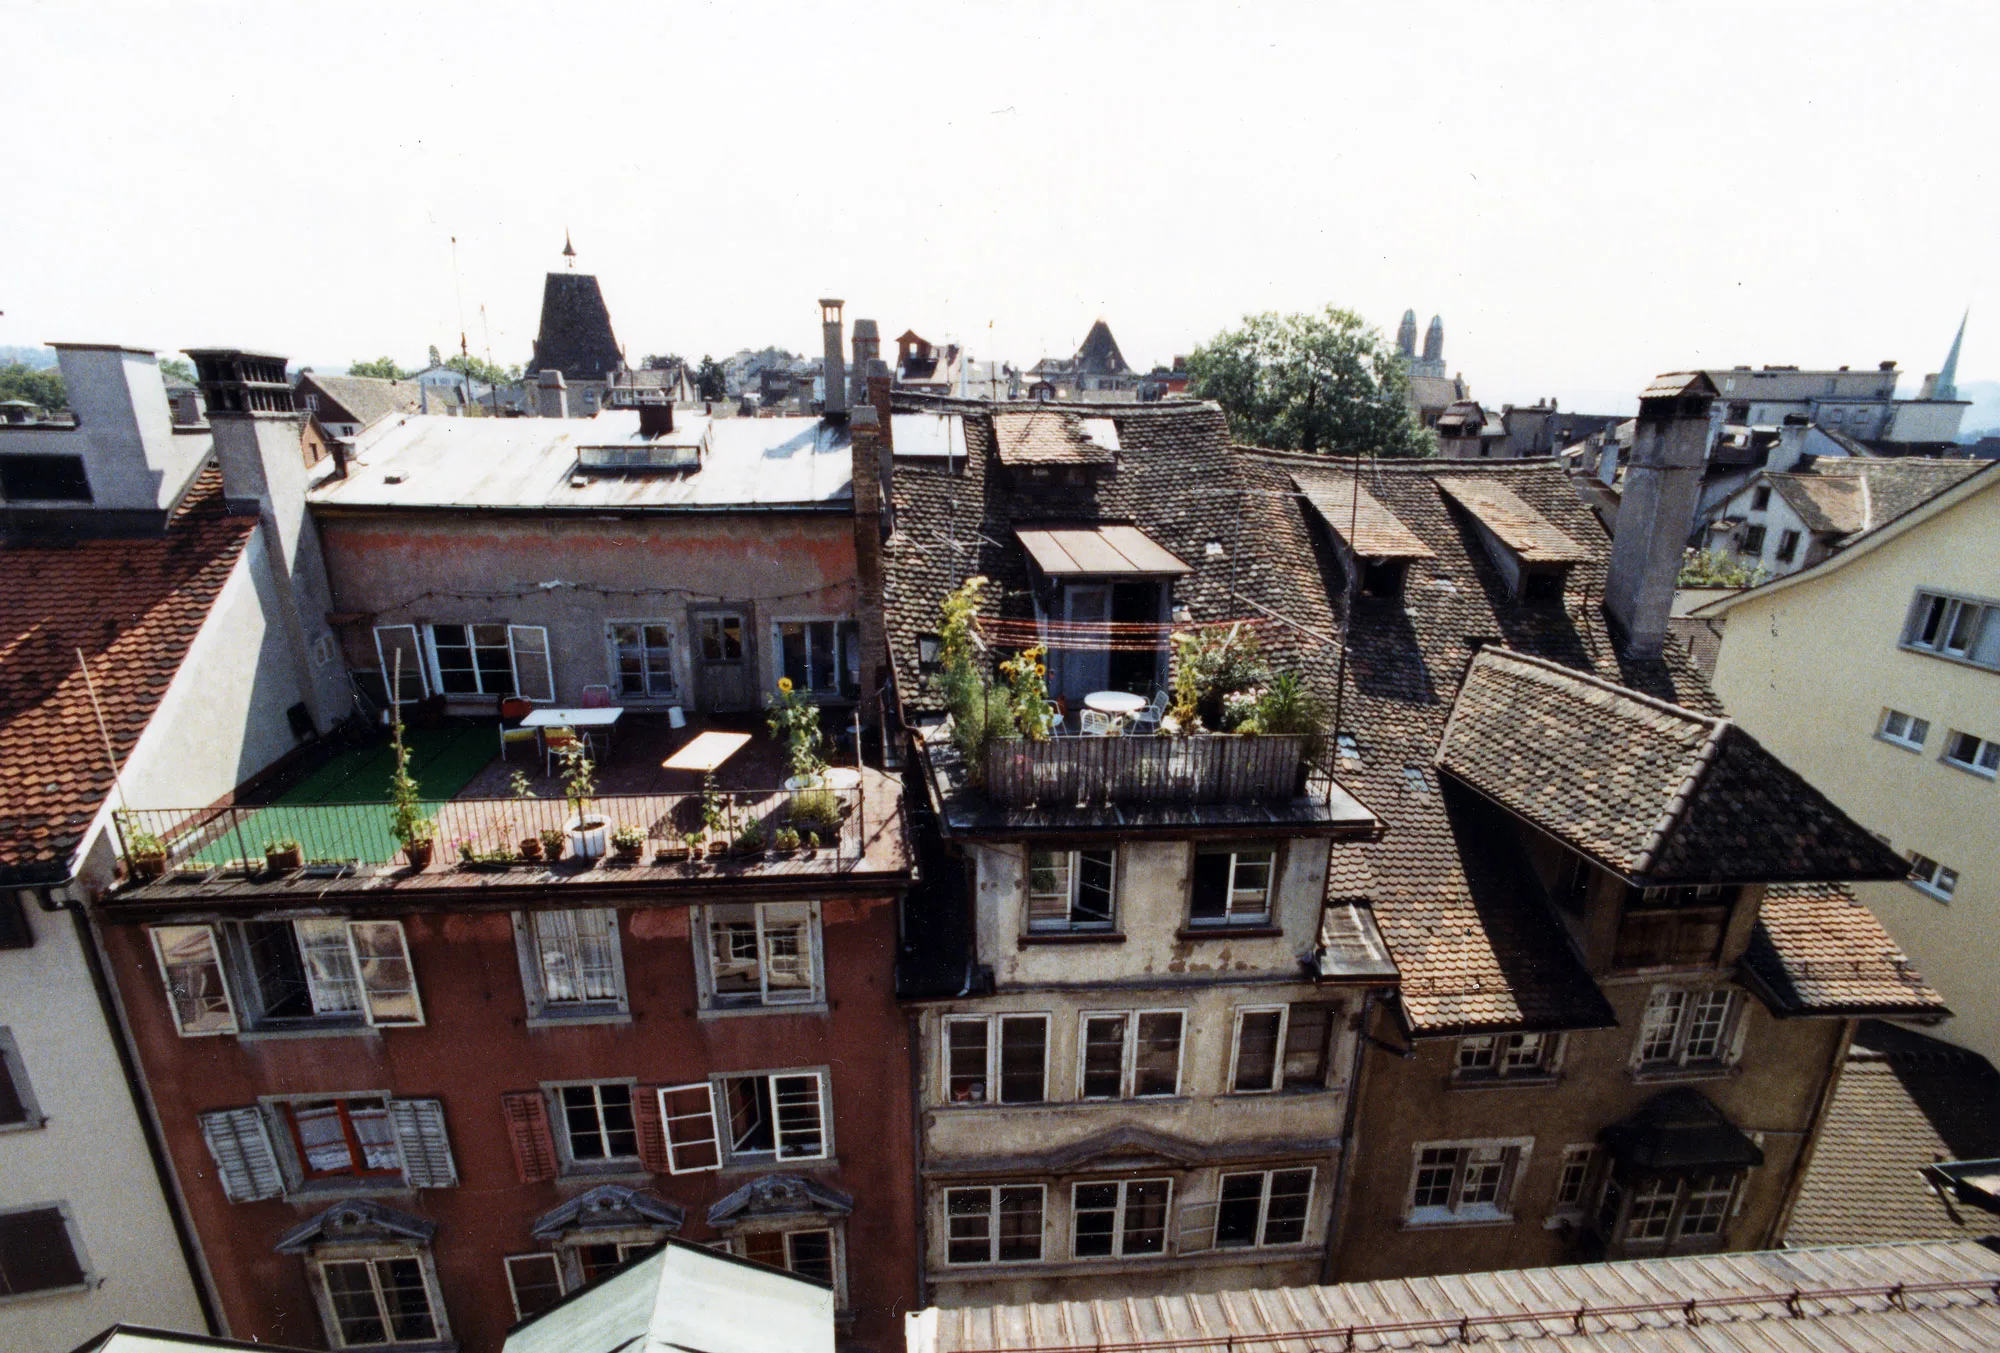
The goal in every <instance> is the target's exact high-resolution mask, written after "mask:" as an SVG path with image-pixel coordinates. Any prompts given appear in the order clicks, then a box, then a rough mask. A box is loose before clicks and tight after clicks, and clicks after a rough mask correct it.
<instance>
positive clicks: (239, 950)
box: [157, 917, 424, 1029]
mask: <svg viewBox="0 0 2000 1353" xmlns="http://www.w3.org/2000/svg"><path fill="white" fill-rule="evenodd" d="M205 928H206V927H164V926H163V927H158V928H157V929H158V930H161V931H181V930H187V929H205ZM224 933H225V934H226V936H227V937H228V945H227V949H228V956H229V959H230V963H231V966H232V967H233V968H234V969H235V976H236V978H237V982H236V986H237V989H238V990H239V991H240V992H241V993H242V995H243V1010H242V1014H243V1016H244V1019H245V1022H246V1024H247V1025H248V1027H250V1028H253V1029H261V1028H284V1027H292V1026H305V1025H318V1026H329V1025H330V1026H338V1025H342V1024H349V1025H353V1026H355V1027H363V1026H373V1027H394V1026H398V1025H418V1024H422V1023H423V1022H424V1012H423V1002H422V1000H421V999H420V997H419V996H418V994H417V984H416V974H415V971H414V970H413V968H412V967H411V964H410V954H409V946H408V944H407V942H406V940H405V938H404V935H403V925H402V922H400V921H350V920H343V919H341V918H339V917H302V918H299V919H296V920H283V921H239V922H231V923H229V924H228V925H227V926H226V927H225V931H224ZM199 951H200V946H199V944H191V945H189V946H187V947H185V948H184V949H183V950H182V951H181V953H182V954H183V955H184V956H185V957H186V958H187V959H188V960H189V961H188V962H186V963H184V964H183V965H182V972H183V974H184V975H185V976H186V977H187V978H189V979H198V980H200V981H204V982H205V981H209V980H212V978H211V975H210V974H208V973H207V972H206V970H205V968H204V967H203V966H202V964H201V963H200V961H199ZM163 954H164V951H163ZM162 961H163V963H164V962H165V959H164V956H163V959H162ZM180 989H181V988H180V987H177V986H176V983H175V981H173V980H170V981H169V991H170V992H173V991H177V990H180ZM225 995H226V992H225ZM177 999H178V998H177ZM204 1000H205V1003H206V1004H208V1005H212V1004H213V998H212V996H210V997H207V998H204Z"/></svg>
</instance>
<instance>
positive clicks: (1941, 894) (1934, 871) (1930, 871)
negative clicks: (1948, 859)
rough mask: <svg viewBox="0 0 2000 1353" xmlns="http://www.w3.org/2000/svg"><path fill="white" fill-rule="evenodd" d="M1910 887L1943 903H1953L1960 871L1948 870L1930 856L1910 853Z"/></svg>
mask: <svg viewBox="0 0 2000 1353" xmlns="http://www.w3.org/2000/svg"><path fill="white" fill-rule="evenodd" d="M1909 882H1910V886H1911V887H1912V888H1918V889H1921V890H1922V891H1924V892H1927V893H1929V894H1930V895H1931V896H1932V897H1935V898H1938V899H1939V900H1941V901H1945V902H1949V901H1951V895H1952V894H1953V893H1955V892H1957V891H1958V871H1957V870H1956V869H1948V868H1946V867H1945V866H1944V865H1941V864H1939V863H1938V862H1937V861H1936V860H1933V859H1932V858H1931V857H1930V856H1928V855H1919V854H1918V853H1917V852H1916V851H1914V850H1913V851H1911V852H1910V879H1909Z"/></svg>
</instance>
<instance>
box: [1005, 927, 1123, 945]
mask: <svg viewBox="0 0 2000 1353" xmlns="http://www.w3.org/2000/svg"><path fill="white" fill-rule="evenodd" d="M1021 943H1022V944H1024V945H1027V944H1123V943H1125V932H1124V931H1122V930H1031V931H1028V932H1027V933H1026V934H1024V935H1022V936H1021Z"/></svg>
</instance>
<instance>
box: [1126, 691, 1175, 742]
mask: <svg viewBox="0 0 2000 1353" xmlns="http://www.w3.org/2000/svg"><path fill="white" fill-rule="evenodd" d="M1166 715H1167V693H1166V692H1165V691H1163V690H1161V689H1160V688H1159V687H1158V686H1155V687H1154V688H1153V699H1152V703H1150V704H1148V705H1147V706H1146V707H1145V708H1144V709H1142V710H1140V711H1139V712H1138V713H1137V714H1134V715H1133V716H1132V731H1133V732H1134V733H1139V732H1146V731H1151V732H1155V733H1157V732H1159V731H1160V720H1161V719H1163V718H1165V717H1166Z"/></svg>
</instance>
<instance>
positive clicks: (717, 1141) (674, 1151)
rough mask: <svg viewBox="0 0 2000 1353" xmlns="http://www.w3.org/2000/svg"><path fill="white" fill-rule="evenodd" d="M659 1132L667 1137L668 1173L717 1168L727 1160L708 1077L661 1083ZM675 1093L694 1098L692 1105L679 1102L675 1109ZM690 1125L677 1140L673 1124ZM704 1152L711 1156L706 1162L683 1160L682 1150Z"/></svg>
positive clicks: (720, 1121)
mask: <svg viewBox="0 0 2000 1353" xmlns="http://www.w3.org/2000/svg"><path fill="white" fill-rule="evenodd" d="M659 1094H660V1133H661V1135H662V1136H664V1137H665V1138H666V1141H667V1173H668V1174H703V1173H706V1172H707V1171H710V1170H720V1169H721V1168H722V1167H723V1166H724V1165H725V1164H727V1163H728V1159H729V1156H728V1152H726V1151H724V1150H723V1148H722V1127H721V1124H722V1119H721V1117H720V1116H719V1115H718V1114H717V1113H716V1112H715V1086H714V1085H713V1084H712V1083H710V1082H708V1081H687V1082H685V1083H683V1084H680V1085H663V1086H661V1087H660V1091H659ZM676 1097H679V1098H683V1099H691V1100H693V1103H692V1105H682V1106H680V1108H681V1110H682V1111H681V1112H678V1113H677V1112H675V1108H676V1105H675V1103H674V1099H675V1098H676ZM677 1123H684V1124H689V1125H691V1126H690V1128H689V1135H688V1136H687V1137H686V1138H684V1139H682V1140H681V1141H678V1142H676V1141H675V1139H674V1125H675V1124H677ZM701 1152H706V1153H707V1154H709V1155H711V1156H713V1157H714V1159H713V1160H712V1161H711V1162H710V1163H708V1164H705V1165H704V1164H701V1163H699V1161H698V1160H688V1161H683V1160H682V1154H683V1153H688V1154H690V1155H693V1154H695V1153H701Z"/></svg>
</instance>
